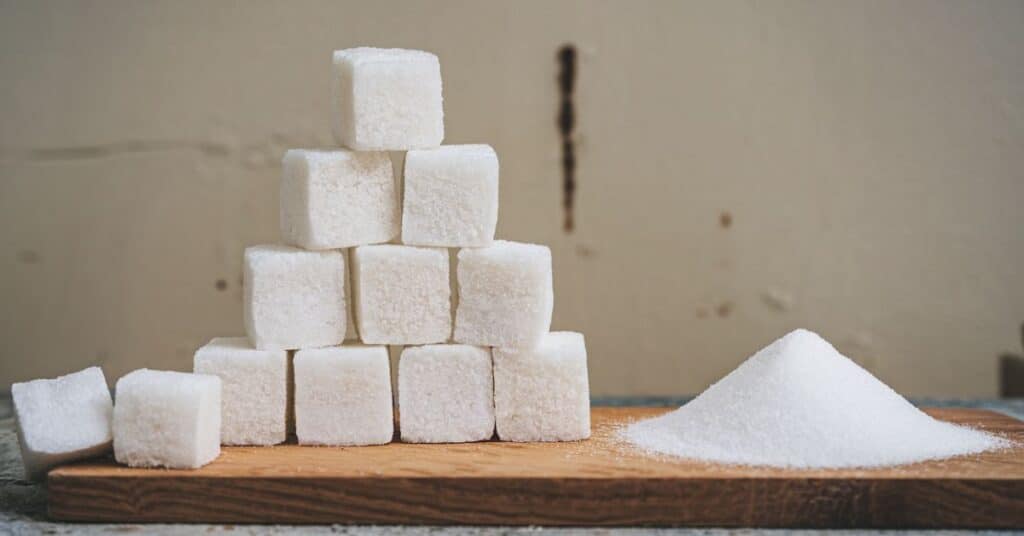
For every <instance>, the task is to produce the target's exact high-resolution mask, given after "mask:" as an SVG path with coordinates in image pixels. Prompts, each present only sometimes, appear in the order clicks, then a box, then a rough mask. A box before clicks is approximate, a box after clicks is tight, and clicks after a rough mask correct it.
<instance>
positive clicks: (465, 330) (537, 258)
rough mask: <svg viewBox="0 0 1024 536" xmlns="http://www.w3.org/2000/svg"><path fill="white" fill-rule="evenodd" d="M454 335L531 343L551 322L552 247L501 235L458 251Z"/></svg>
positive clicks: (480, 341)
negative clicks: (509, 240) (481, 244)
mask: <svg viewBox="0 0 1024 536" xmlns="http://www.w3.org/2000/svg"><path fill="white" fill-rule="evenodd" d="M456 271H457V272H458V282H459V305H458V308H457V309H456V313H455V341H456V342H461V343H465V344H476V345H480V346H498V347H505V348H520V347H523V348H528V347H530V346H533V345H535V344H536V343H537V341H539V340H540V338H541V337H542V336H543V335H544V334H545V333H547V332H548V330H549V329H550V328H551V312H552V308H553V307H554V291H553V288H552V279H551V250H549V249H548V248H547V247H546V246H539V245H535V244H522V243H518V242H505V241H503V240H498V241H496V242H494V244H492V245H490V246H488V247H485V248H474V249H463V250H460V251H459V260H458V268H457V270H456Z"/></svg>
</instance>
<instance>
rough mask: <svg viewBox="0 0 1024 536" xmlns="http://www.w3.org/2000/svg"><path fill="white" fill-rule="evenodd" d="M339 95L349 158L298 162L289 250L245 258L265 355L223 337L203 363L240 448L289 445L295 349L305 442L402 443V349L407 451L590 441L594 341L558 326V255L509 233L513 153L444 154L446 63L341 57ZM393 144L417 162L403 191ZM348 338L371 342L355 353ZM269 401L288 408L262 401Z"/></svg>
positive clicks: (256, 346) (316, 155)
mask: <svg viewBox="0 0 1024 536" xmlns="http://www.w3.org/2000/svg"><path fill="white" fill-rule="evenodd" d="M331 93H332V99H331V103H332V110H331V122H332V131H333V134H334V137H335V139H336V141H337V142H338V143H339V144H340V145H342V146H344V147H346V149H332V150H306V149H294V150H290V151H288V152H287V154H285V156H284V159H283V163H282V166H283V171H282V177H281V210H280V225H281V235H282V239H283V242H284V243H285V244H287V245H267V246H255V247H251V248H248V249H247V250H246V252H245V263H244V265H245V267H244V270H245V272H244V280H245V326H246V331H247V334H248V341H249V343H251V347H247V343H246V341H245V340H244V339H231V340H224V339H215V340H214V341H212V342H211V343H210V344H209V345H207V346H205V347H204V348H202V349H200V351H199V352H198V353H197V355H196V372H202V373H212V374H216V375H218V376H220V378H221V379H222V381H223V382H224V400H223V405H224V411H223V419H224V423H223V431H222V442H223V443H225V444H269V443H275V442H280V441H283V440H284V436H285V425H284V424H283V421H282V419H283V415H284V413H285V406H284V405H283V404H282V403H281V402H280V399H281V397H282V396H283V395H281V393H280V391H281V390H282V389H283V387H282V386H284V385H286V383H287V379H286V372H285V369H286V368H287V365H286V364H285V363H287V361H288V359H289V356H287V355H286V352H291V351H294V355H293V357H292V358H291V359H292V363H293V370H294V373H293V374H294V380H293V382H294V419H295V434H296V436H297V439H298V442H299V443H300V444H308V445H371V444H380V443H388V442H390V441H391V439H392V437H393V436H394V424H393V423H394V417H393V411H392V408H393V404H392V401H393V397H392V391H391V387H392V386H391V371H390V360H389V351H388V348H387V347H388V346H391V347H402V350H401V353H400V357H399V360H398V386H397V388H398V396H397V399H398V408H399V413H400V415H399V417H400V418H399V428H400V430H399V432H400V436H401V439H402V441H410V442H428V443H434V442H439V443H446V442H466V441H482V440H487V439H491V437H492V436H493V435H494V431H495V428H496V429H497V434H498V437H499V438H500V439H502V440H510V441H558V440H576V439H583V438H586V437H588V436H589V435H590V409H589V408H590V405H589V389H588V381H587V367H586V349H585V347H584V341H583V336H582V335H580V334H578V333H549V329H550V326H551V313H552V306H553V300H554V297H553V288H552V273H551V252H550V250H549V249H548V248H547V247H544V246H539V245H533V244H522V243H516V242H504V241H495V240H494V233H495V226H496V224H497V219H498V157H497V155H496V154H495V152H494V149H492V148H491V147H490V146H488V145H441V141H442V139H443V137H444V119H443V115H444V114H443V107H442V96H441V93H442V91H441V69H440V64H439V63H438V59H437V56H435V55H433V54H430V53H427V52H421V51H415V50H399V49H390V50H382V49H372V48H357V49H349V50H342V51H337V52H335V53H334V57H333V72H332V76H331ZM389 151H406V153H405V159H404V170H402V173H401V176H402V179H403V180H402V181H401V184H402V187H401V188H399V186H398V184H399V181H398V180H396V174H395V172H394V169H393V167H392V159H391V155H390V154H389ZM396 242H397V243H396ZM450 250H457V254H456V255H454V256H452V255H450ZM453 257H454V261H455V262H454V264H455V271H456V280H457V284H458V286H457V297H456V296H453V294H456V293H453V291H452V287H451V278H450V272H451V270H452V261H453ZM346 284H348V285H349V287H350V288H346ZM453 298H455V299H453ZM453 301H454V302H456V303H457V304H458V305H457V307H456V308H455V311H454V313H455V314H454V322H453V315H452V303H453ZM353 319H354V322H353ZM347 333H348V334H349V335H350V338H356V337H357V338H358V341H359V342H361V344H357V343H349V344H343V342H344V341H345V340H346V334H347ZM271 359H273V360H274V361H273V362H274V363H275V369H274V370H276V371H277V376H276V377H272V376H271V375H270V373H269V372H267V371H268V370H269V369H267V368H266V367H267V365H264V363H269V362H270V360H271ZM257 363H260V365H257ZM269 392H273V393H274V395H275V397H274V399H273V400H274V402H273V403H270V397H261V396H258V395H257V393H269Z"/></svg>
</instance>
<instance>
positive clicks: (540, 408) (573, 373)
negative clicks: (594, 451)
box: [494, 331, 590, 441]
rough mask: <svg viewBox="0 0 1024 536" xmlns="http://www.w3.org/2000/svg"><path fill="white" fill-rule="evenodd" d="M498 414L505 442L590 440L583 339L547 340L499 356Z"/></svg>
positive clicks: (569, 335)
mask: <svg viewBox="0 0 1024 536" xmlns="http://www.w3.org/2000/svg"><path fill="white" fill-rule="evenodd" d="M494 413H495V422H496V425H497V430H498V438H499V439H501V440H502V441H573V440H577V439H586V438H588V437H590V388H589V386H588V381H587V349H586V345H585V344H584V341H583V335H581V334H579V333H573V332H568V331H561V332H554V333H549V334H547V335H545V336H544V337H543V338H542V339H541V341H540V344H538V345H537V346H536V347H535V348H533V349H531V350H528V351H526V350H524V351H520V352H518V353H509V352H506V351H503V350H500V349H497V348H496V349H495V350H494Z"/></svg>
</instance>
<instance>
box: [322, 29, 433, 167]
mask: <svg viewBox="0 0 1024 536" xmlns="http://www.w3.org/2000/svg"><path fill="white" fill-rule="evenodd" d="M441 101H442V98H441V65H440V63H439V62H438V61H437V56H435V55H433V54H431V53H429V52H423V51H420V50H403V49H397V48H392V49H380V48H366V47H363V48H350V49H347V50H336V51H335V52H334V58H333V69H332V74H331V127H332V131H333V133H334V139H335V140H336V141H337V142H338V143H340V144H341V145H344V146H345V147H348V148H350V149H354V150H356V151H407V150H409V149H424V148H429V147H437V146H438V145H440V144H441V140H442V139H444V109H443V106H442V103H441Z"/></svg>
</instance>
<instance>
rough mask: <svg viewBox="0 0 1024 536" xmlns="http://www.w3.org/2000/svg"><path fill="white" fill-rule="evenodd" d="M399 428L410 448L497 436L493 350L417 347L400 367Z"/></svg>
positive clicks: (458, 346)
mask: <svg viewBox="0 0 1024 536" xmlns="http://www.w3.org/2000/svg"><path fill="white" fill-rule="evenodd" d="M398 408H399V413H400V419H399V423H398V424H399V429H400V430H401V435H402V441H406V442H410V443H464V442H467V441H484V440H487V439H490V438H491V436H492V435H493V434H494V378H493V375H492V371H491V351H490V349H488V348H481V347H479V346H467V345H464V344H434V345H429V346H413V347H409V348H406V349H405V350H403V351H402V357H401V359H400V360H399V362H398Z"/></svg>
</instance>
